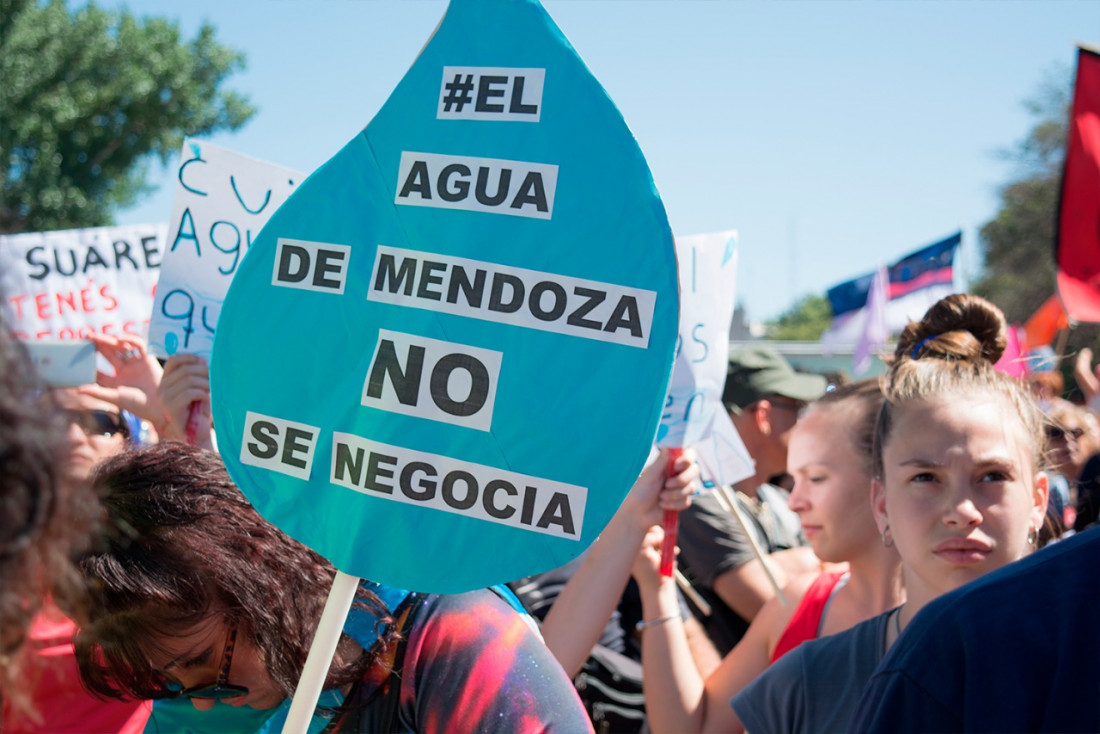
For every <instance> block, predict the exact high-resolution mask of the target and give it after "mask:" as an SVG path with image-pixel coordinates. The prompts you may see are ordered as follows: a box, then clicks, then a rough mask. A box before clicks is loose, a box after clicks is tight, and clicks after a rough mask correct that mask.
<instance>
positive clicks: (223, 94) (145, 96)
mask: <svg viewBox="0 0 1100 734" xmlns="http://www.w3.org/2000/svg"><path fill="white" fill-rule="evenodd" d="M243 65H244V58H243V56H242V55H241V54H239V53H237V52H235V51H233V50H231V49H228V48H225V47H223V46H220V45H219V44H218V43H217V42H216V40H215V38H214V29H213V27H211V26H210V25H206V24H204V25H203V26H202V28H201V29H199V31H198V34H197V35H196V37H195V38H194V39H193V40H190V41H185V40H183V39H181V37H180V31H179V28H178V26H177V25H176V24H175V23H171V22H169V21H167V20H164V19H160V18H143V19H138V18H135V17H134V16H132V15H131V14H130V13H128V12H124V11H123V12H108V11H105V10H102V9H100V8H97V7H96V6H95V5H94V4H92V3H88V4H87V5H85V6H83V7H81V8H79V9H77V10H69V9H68V8H67V7H66V3H65V1H64V0H48V1H47V2H45V3H42V2H39V0H0V233H13V232H27V231H43V230H50V229H62V228H68V227H88V226H98V225H105V224H110V223H111V221H112V215H113V212H114V211H115V210H116V209H117V208H119V207H122V206H126V205H128V204H130V203H132V202H133V201H135V199H136V198H137V197H138V196H139V195H141V194H143V193H147V191H148V188H147V186H146V183H145V181H146V174H147V172H148V166H149V163H150V162H151V160H152V159H153V158H154V157H159V159H160V163H161V165H165V164H167V162H168V160H169V157H170V156H171V155H173V154H175V153H177V152H178V151H179V149H180V146H181V145H182V144H183V139H184V137H186V136H197V135H205V134H210V133H213V132H216V131H220V130H235V129H237V128H239V127H240V126H241V125H243V124H244V123H245V122H246V121H247V120H248V119H249V118H250V117H251V116H252V114H253V112H254V111H255V110H254V109H253V108H252V107H251V105H249V104H248V101H247V99H245V98H244V97H242V96H240V95H238V94H236V93H234V92H230V91H225V90H222V89H221V87H222V83H223V82H224V81H225V80H226V78H227V77H228V76H229V75H230V74H232V73H233V72H235V71H236V70H238V69H241V68H243Z"/></svg>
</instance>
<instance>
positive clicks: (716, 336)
mask: <svg viewBox="0 0 1100 734" xmlns="http://www.w3.org/2000/svg"><path fill="white" fill-rule="evenodd" d="M676 255H677V261H678V264H679V268H678V272H679V281H680V333H679V337H678V338H677V342H676V361H675V363H674V365H673V368H672V379H671V381H670V382H669V386H668V395H667V396H666V398H665V409H664V413H662V415H661V425H660V427H659V428H658V429H657V444H658V445H659V446H669V447H674V448H680V447H693V448H695V451H696V456H697V458H698V460H699V462H700V463H701V464H702V465H703V466H704V467H705V468H707V469H708V470H709V473H710V474H711V475H712V476H714V475H720V476H721V477H722V478H723V479H724V480H725V481H723V482H720V485H721V484H725V483H727V482H729V483H732V482H733V481H737V480H738V479H743V478H744V477H747V476H751V475H752V472H753V465H752V460H751V458H749V455H748V451H746V450H745V447H744V444H743V443H742V442H741V437H740V436H739V435H738V434H737V430H736V429H735V428H734V427H733V423H732V421H730V419H729V416H728V415H727V414H726V411H725V410H723V409H721V406H722V388H723V387H724V386H725V382H726V369H727V363H728V359H729V343H730V340H729V330H730V321H731V320H732V319H733V302H734V297H735V296H734V294H735V292H736V288H735V286H736V282H737V232H735V231H733V230H730V231H726V232H716V233H713V234H702V235H693V236H690V237H677V238H676ZM723 419H724V420H723ZM712 434H713V435H712ZM677 456H678V453H676V452H673V454H672V457H671V459H672V460H675V458H676V457H677ZM671 463H672V461H671V460H670V464H671ZM678 515H679V513H677V512H675V511H672V510H666V511H665V515H664V522H663V525H664V531H665V539H664V543H663V545H662V548H661V574H662V575H664V576H669V575H671V574H672V561H673V551H674V549H675V546H676V533H677V524H678Z"/></svg>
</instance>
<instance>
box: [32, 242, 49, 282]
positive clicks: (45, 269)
mask: <svg viewBox="0 0 1100 734" xmlns="http://www.w3.org/2000/svg"><path fill="white" fill-rule="evenodd" d="M45 251H46V248H45V247H42V246H41V245H36V246H34V247H32V248H31V249H29V250H27V258H26V259H27V264H28V265H37V266H38V267H40V268H42V269H41V270H39V271H38V272H37V273H31V278H33V279H34V280H42V279H43V278H45V277H46V276H47V275H49V274H50V266H49V265H47V264H46V263H41V262H38V261H36V260H35V259H34V258H33V257H32V256H33V255H34V253H36V252H45Z"/></svg>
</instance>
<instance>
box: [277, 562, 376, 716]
mask: <svg viewBox="0 0 1100 734" xmlns="http://www.w3.org/2000/svg"><path fill="white" fill-rule="evenodd" d="M359 581H360V580H359V579H358V578H356V577H355V576H349V575H348V574H346V573H344V572H343V571H337V572H336V577H335V578H334V579H333V580H332V588H331V589H329V594H328V600H327V601H325V608H324V611H322V612H321V620H320V621H319V622H318V623H317V631H316V632H315V633H314V635H313V644H312V645H310V648H309V654H308V655H307V656H306V664H305V667H304V668H303V669H302V677H301V678H299V679H298V687H297V688H296V689H295V690H294V697H293V698H291V700H290V711H289V712H288V713H287V715H286V723H285V724H283V732H282V734H306V732H307V731H308V730H309V723H310V721H311V720H312V719H313V711H314V709H316V708H317V702H318V701H319V700H320V699H321V690H322V689H323V688H324V685H325V676H326V675H328V669H329V666H331V665H332V658H333V657H334V656H335V655H336V645H337V644H338V643H339V642H340V635H341V634H342V633H343V631H344V620H345V619H346V618H347V616H348V612H349V611H351V605H352V603H353V602H354V601H355V593H356V591H358V589H359Z"/></svg>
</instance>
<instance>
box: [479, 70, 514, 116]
mask: <svg viewBox="0 0 1100 734" xmlns="http://www.w3.org/2000/svg"><path fill="white" fill-rule="evenodd" d="M507 83H508V77H506V76H483V77H481V78H480V79H478V80H477V104H475V105H474V111H475V112H504V105H502V104H489V98H490V97H503V96H504V90H503V89H494V88H493V85H494V84H507Z"/></svg>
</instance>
